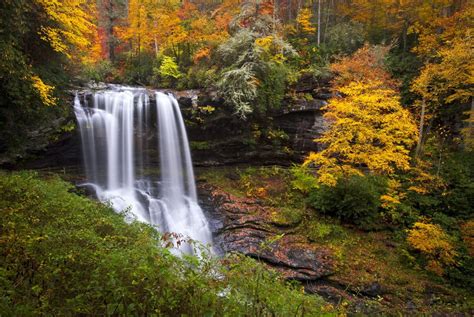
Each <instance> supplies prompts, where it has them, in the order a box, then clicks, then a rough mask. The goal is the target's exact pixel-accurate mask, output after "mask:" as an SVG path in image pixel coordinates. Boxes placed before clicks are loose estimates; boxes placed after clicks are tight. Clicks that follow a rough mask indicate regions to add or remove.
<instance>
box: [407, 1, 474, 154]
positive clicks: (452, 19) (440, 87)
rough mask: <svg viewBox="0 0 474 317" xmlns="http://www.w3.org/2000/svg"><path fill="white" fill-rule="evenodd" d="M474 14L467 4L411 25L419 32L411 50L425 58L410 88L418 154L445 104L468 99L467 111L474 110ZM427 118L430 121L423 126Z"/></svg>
mask: <svg viewBox="0 0 474 317" xmlns="http://www.w3.org/2000/svg"><path fill="white" fill-rule="evenodd" d="M473 18H474V9H472V7H467V6H466V7H461V10H460V11H458V12H456V13H455V14H453V15H451V16H448V17H442V18H438V19H432V20H431V21H430V23H427V24H425V25H423V26H422V25H417V27H416V28H414V32H416V33H417V34H418V36H419V43H418V45H417V46H416V47H414V49H413V50H414V52H415V53H417V54H418V55H419V56H420V58H422V59H423V60H424V61H425V65H424V66H423V68H422V69H421V71H420V74H419V75H418V77H416V78H415V79H414V81H413V83H412V85H411V90H412V91H413V92H415V93H416V94H417V95H418V96H419V100H418V102H417V105H418V106H419V108H421V110H420V121H419V134H420V137H419V140H418V145H417V155H419V154H420V153H421V152H422V146H423V142H424V140H425V139H426V134H427V133H428V132H429V131H428V130H429V127H430V126H431V125H432V123H433V120H436V119H437V118H438V117H439V116H440V115H441V113H442V112H443V108H445V106H447V105H450V106H453V105H456V104H463V103H466V102H468V101H469V100H471V111H470V112H469V114H470V113H472V112H473V111H474V101H473V99H472V96H473V94H474V90H473V78H474V70H473V67H472V60H473V57H474V45H473V38H472V36H473V34H474V25H473V22H472V21H473ZM469 117H470V118H469V119H468V123H467V127H466V128H467V129H466V130H465V132H467V134H466V133H465V136H466V144H467V145H469V142H470V135H471V132H469V131H470V129H471V128H472V123H470V121H471V120H472V117H471V115H470V116H469ZM427 118H428V120H429V123H428V126H427V127H426V126H425V125H426V122H427V121H428V120H427Z"/></svg>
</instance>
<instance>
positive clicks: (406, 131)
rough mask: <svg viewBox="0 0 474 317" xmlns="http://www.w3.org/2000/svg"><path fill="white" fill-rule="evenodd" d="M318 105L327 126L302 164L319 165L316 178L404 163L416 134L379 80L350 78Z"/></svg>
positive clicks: (389, 170) (329, 179)
mask: <svg viewBox="0 0 474 317" xmlns="http://www.w3.org/2000/svg"><path fill="white" fill-rule="evenodd" d="M339 91H340V92H341V94H342V95H341V96H338V97H335V98H333V99H331V100H330V101H329V104H328V105H327V106H325V107H324V108H323V109H324V110H325V111H326V112H325V114H324V118H325V119H326V120H327V122H328V123H329V124H330V126H329V129H328V130H327V131H326V132H325V133H323V135H322V136H321V137H320V138H319V139H317V141H318V142H321V143H324V144H326V147H325V148H324V149H323V150H322V151H320V152H318V153H311V154H310V155H309V156H308V157H307V159H306V161H305V164H314V165H316V166H318V167H319V173H318V181H319V182H321V183H325V184H328V185H334V184H335V182H336V180H337V178H338V177H339V176H341V175H351V174H359V175H361V174H362V170H363V169H364V168H368V169H369V170H370V171H373V172H376V173H380V174H388V175H390V174H393V173H394V172H395V171H396V169H401V170H407V169H409V166H410V165H409V160H410V157H409V151H410V148H411V147H412V146H413V145H414V143H415V141H416V138H417V129H416V125H415V123H414V120H413V118H412V116H411V114H410V112H408V111H407V110H406V109H404V108H403V107H402V106H401V104H400V102H399V97H398V94H397V92H396V91H395V90H393V89H390V88H383V85H382V83H381V82H377V81H374V82H368V83H361V82H352V83H350V84H349V85H347V86H344V87H341V88H340V89H339Z"/></svg>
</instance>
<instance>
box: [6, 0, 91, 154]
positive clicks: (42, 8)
mask: <svg viewBox="0 0 474 317" xmlns="http://www.w3.org/2000/svg"><path fill="white" fill-rule="evenodd" d="M87 4H88V2H86V1H85V0H67V1H46V0H34V1H25V0H15V1H1V2H0V51H1V52H2V58H1V59H0V91H1V94H0V127H1V128H0V144H2V145H3V146H2V150H3V151H2V152H5V151H8V150H9V149H11V148H15V149H16V151H19V152H21V148H23V147H24V146H25V145H26V144H27V143H28V141H29V140H30V139H31V138H30V137H29V133H30V132H31V131H32V130H34V129H37V128H38V126H39V125H40V124H42V123H44V121H45V120H46V121H47V120H51V121H52V120H53V119H52V118H53V117H54V115H55V114H57V112H59V111H60V109H58V108H59V107H50V109H45V107H44V106H45V105H48V106H53V105H57V104H58V102H57V101H58V100H59V99H58V98H57V97H58V96H59V94H60V92H61V90H62V88H64V86H65V84H66V82H67V79H66V70H70V69H72V68H74V67H71V66H74V64H77V63H81V62H82V61H83V58H84V57H85V55H86V54H85V52H87V51H88V50H89V48H90V47H91V42H90V39H91V38H92V32H93V31H94V29H95V26H94V25H93V23H91V21H90V15H89V14H88V10H87V7H86V5H87ZM0 160H1V159H0Z"/></svg>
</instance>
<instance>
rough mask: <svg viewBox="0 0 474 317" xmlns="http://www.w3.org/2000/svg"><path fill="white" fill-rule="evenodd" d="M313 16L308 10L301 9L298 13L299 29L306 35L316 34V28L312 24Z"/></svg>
mask: <svg viewBox="0 0 474 317" xmlns="http://www.w3.org/2000/svg"><path fill="white" fill-rule="evenodd" d="M312 17H313V14H312V13H311V10H310V9H308V8H304V9H301V10H300V12H299V13H298V17H297V18H296V22H297V23H298V27H299V28H300V29H301V31H302V32H304V33H314V32H316V28H315V27H314V26H313V24H312V23H311V18H312Z"/></svg>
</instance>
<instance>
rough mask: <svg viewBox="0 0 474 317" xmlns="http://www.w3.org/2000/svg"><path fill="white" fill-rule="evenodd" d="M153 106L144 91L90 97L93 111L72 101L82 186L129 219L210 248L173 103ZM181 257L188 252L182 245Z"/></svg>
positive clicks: (119, 89)
mask: <svg viewBox="0 0 474 317" xmlns="http://www.w3.org/2000/svg"><path fill="white" fill-rule="evenodd" d="M155 99H156V104H155V107H153V106H151V105H150V99H149V96H148V92H147V91H146V90H145V89H140V88H130V87H124V86H111V88H110V89H108V90H104V91H99V92H95V93H94V94H93V97H92V100H93V104H92V105H89V104H88V102H87V99H86V98H84V100H83V101H82V103H81V100H80V98H79V97H78V96H77V95H76V97H75V100H74V111H75V114H76V118H77V122H78V125H79V130H80V135H81V142H82V153H83V161H84V166H85V173H86V177H87V183H85V184H84V185H85V186H90V187H92V188H93V189H94V190H95V193H96V195H97V197H98V199H99V200H101V201H104V202H110V204H111V206H112V207H113V208H114V209H115V210H116V211H119V212H120V211H123V210H126V209H128V211H129V213H128V214H129V217H131V218H133V219H137V220H139V221H142V222H146V223H149V224H151V225H153V226H156V227H157V228H158V229H159V230H160V231H161V232H173V233H177V234H180V235H182V236H183V238H190V239H192V240H196V241H200V242H201V243H203V244H211V242H212V238H211V232H210V229H209V225H208V222H207V220H206V218H205V216H204V214H203V212H202V210H201V208H200V207H199V205H198V202H197V195H196V185H195V180H194V171H193V166H192V160H191V153H190V150H189V144H188V137H187V134H186V129H185V125H184V121H183V118H182V116H181V112H180V109H179V105H178V102H177V101H176V99H175V98H174V97H173V96H171V95H166V94H164V93H161V92H155ZM158 162H159V164H158ZM157 172H158V173H157ZM180 251H182V252H186V253H192V248H191V246H190V245H189V244H187V243H183V244H182V245H181V247H180Z"/></svg>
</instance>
